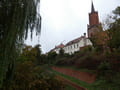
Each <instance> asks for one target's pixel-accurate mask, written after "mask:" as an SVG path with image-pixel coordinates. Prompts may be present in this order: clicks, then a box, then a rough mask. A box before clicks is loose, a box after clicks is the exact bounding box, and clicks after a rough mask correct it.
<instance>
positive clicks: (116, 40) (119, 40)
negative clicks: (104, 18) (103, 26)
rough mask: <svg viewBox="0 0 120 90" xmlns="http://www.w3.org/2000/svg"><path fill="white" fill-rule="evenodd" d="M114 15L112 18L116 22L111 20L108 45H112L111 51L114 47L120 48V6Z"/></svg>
mask: <svg viewBox="0 0 120 90" xmlns="http://www.w3.org/2000/svg"><path fill="white" fill-rule="evenodd" d="M113 13H114V17H113V18H112V19H113V21H114V22H112V23H111V22H110V25H109V29H108V37H109V40H108V46H109V47H110V49H111V51H113V48H115V49H119V48H120V37H119V35H120V7H117V8H116V9H115V10H114V11H113Z"/></svg>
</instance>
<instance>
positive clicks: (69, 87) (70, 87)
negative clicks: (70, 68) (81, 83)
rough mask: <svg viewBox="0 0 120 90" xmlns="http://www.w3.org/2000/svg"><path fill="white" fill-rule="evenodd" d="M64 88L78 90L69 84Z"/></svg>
mask: <svg viewBox="0 0 120 90" xmlns="http://www.w3.org/2000/svg"><path fill="white" fill-rule="evenodd" d="M64 90H76V89H75V88H74V87H72V86H70V85H67V86H66V87H65V89H64Z"/></svg>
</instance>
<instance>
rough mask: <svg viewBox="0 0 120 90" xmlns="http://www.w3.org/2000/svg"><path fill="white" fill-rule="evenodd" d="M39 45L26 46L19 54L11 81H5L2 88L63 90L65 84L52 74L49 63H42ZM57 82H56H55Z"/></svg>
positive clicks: (10, 89)
mask: <svg viewBox="0 0 120 90" xmlns="http://www.w3.org/2000/svg"><path fill="white" fill-rule="evenodd" d="M38 51H39V52H41V50H40V48H39V45H36V46H35V47H31V46H26V47H25V48H23V50H22V53H21V55H20V56H19V58H18V60H17V64H16V68H15V70H14V72H15V74H14V76H13V79H12V81H11V82H5V83H4V84H3V87H2V88H1V90H56V89H57V90H63V88H64V84H63V83H62V81H61V80H59V78H57V77H56V76H55V75H53V74H51V73H50V71H49V67H48V66H47V65H41V63H43V62H42V61H39V62H38V60H39V59H41V53H39V52H38ZM54 82H55V83H54Z"/></svg>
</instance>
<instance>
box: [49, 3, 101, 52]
mask: <svg viewBox="0 0 120 90" xmlns="http://www.w3.org/2000/svg"><path fill="white" fill-rule="evenodd" d="M100 31H102V27H101V23H100V22H99V16H98V12H97V11H95V8H94V4H93V2H92V4H91V12H90V13H89V25H87V34H88V37H87V36H86V33H84V35H83V36H81V37H78V38H76V39H74V40H71V41H69V42H68V43H67V44H66V45H63V44H62V43H61V44H60V45H58V46H55V48H54V49H52V50H51V51H55V52H56V53H57V54H59V51H60V49H63V50H64V52H65V53H68V54H73V53H75V52H77V51H80V50H81V49H82V48H83V47H86V46H92V42H91V41H90V38H92V37H93V36H94V35H96V33H98V32H100Z"/></svg>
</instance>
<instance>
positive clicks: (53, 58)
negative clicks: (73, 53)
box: [47, 52, 57, 64]
mask: <svg viewBox="0 0 120 90" xmlns="http://www.w3.org/2000/svg"><path fill="white" fill-rule="evenodd" d="M56 56H57V53H56V52H49V53H48V55H47V60H48V64H52V63H54V62H55V61H56Z"/></svg>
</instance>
